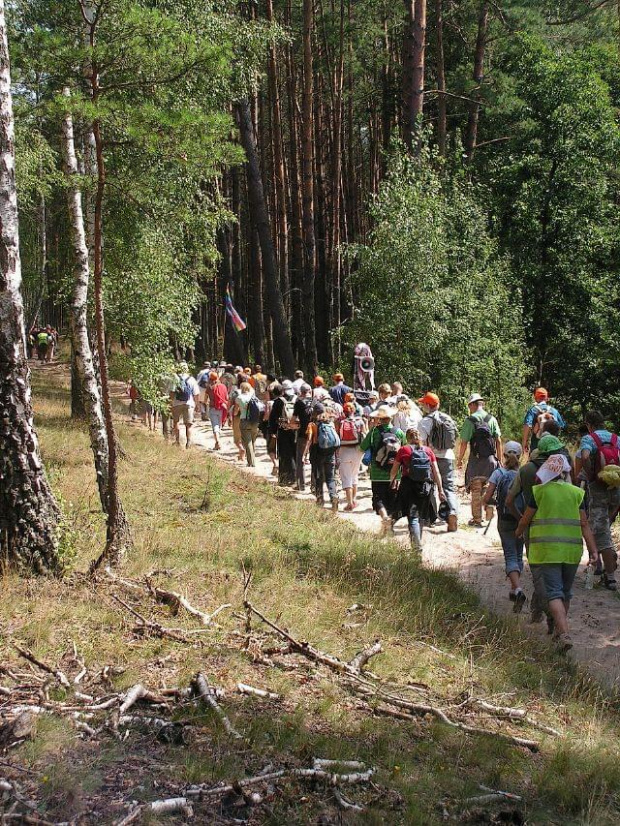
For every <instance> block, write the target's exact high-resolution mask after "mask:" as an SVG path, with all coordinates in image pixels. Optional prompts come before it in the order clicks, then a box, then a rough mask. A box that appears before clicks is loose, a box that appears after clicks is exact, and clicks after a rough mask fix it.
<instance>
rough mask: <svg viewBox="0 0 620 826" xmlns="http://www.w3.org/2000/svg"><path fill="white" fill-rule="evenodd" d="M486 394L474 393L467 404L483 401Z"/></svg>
mask: <svg viewBox="0 0 620 826" xmlns="http://www.w3.org/2000/svg"><path fill="white" fill-rule="evenodd" d="M483 401H484V396H481V395H480V393H472V394H471V396H470V397H469V401H468V402H467V404H476V402H483Z"/></svg>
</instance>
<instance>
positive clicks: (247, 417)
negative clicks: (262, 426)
mask: <svg viewBox="0 0 620 826" xmlns="http://www.w3.org/2000/svg"><path fill="white" fill-rule="evenodd" d="M235 405H236V406H237V408H238V410H239V426H240V428H241V440H242V442H243V447H244V448H245V458H246V461H247V463H248V467H255V466H256V450H255V444H256V437H257V436H258V425H259V423H260V419H261V415H262V412H263V410H264V405H263V402H261V401H259V399H257V398H256V393H255V392H254V388H253V387H252V385H251V384H250V382H248V381H244V382H242V384H241V387H240V388H239V393H237V396H236V397H235Z"/></svg>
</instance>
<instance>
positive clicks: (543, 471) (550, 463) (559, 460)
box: [536, 453, 570, 485]
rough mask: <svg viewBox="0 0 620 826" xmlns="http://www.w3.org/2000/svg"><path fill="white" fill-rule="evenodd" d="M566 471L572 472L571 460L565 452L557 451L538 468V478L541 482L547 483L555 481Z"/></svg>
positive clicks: (542, 483)
mask: <svg viewBox="0 0 620 826" xmlns="http://www.w3.org/2000/svg"><path fill="white" fill-rule="evenodd" d="M566 473H570V462H569V461H568V459H567V458H566V456H565V455H564V454H563V453H555V454H554V455H553V456H549V458H548V459H547V461H546V462H545V463H544V465H541V467H539V468H538V473H537V474H536V480H537V481H538V482H539V484H541V485H546V484H547V482H553V480H554V479H557V478H558V477H560V476H563V475H564V474H566Z"/></svg>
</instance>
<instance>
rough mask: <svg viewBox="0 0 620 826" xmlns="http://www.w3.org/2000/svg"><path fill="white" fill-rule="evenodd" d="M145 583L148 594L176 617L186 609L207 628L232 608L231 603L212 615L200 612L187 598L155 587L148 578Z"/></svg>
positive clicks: (221, 606) (216, 610) (222, 606)
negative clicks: (181, 610)
mask: <svg viewBox="0 0 620 826" xmlns="http://www.w3.org/2000/svg"><path fill="white" fill-rule="evenodd" d="M145 581H146V588H147V592H148V593H149V594H151V596H152V597H153V598H154V599H155V600H156V601H157V602H161V603H163V604H164V605H169V606H170V607H171V608H172V610H173V612H174V614H175V615H176V614H178V612H179V609H180V608H184V609H185V610H186V611H187V613H188V614H191V615H192V616H193V617H196V618H197V619H199V620H200V622H201V623H202V624H203V625H205V626H209V625H211V623H212V622H213V620H214V619H215V617H217V616H218V615H219V614H221V613H222V611H225V610H226V609H227V608H232V605H230V603H225V604H224V605H220V607H219V608H216V609H215V611H213V613H212V614H206V613H205V612H204V611H200V610H199V609H198V608H195V607H194V606H193V605H192V604H191V602H190V601H189V600H188V599H187V598H186V597H184V596H182V595H181V594H179V593H177V592H176V591H168V590H166V589H164V588H159V587H157V586H156V585H153V584H152V583H151V581H150V579H149V578H148V577H146V578H145Z"/></svg>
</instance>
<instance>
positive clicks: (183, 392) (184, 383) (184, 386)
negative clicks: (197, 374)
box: [174, 376, 194, 402]
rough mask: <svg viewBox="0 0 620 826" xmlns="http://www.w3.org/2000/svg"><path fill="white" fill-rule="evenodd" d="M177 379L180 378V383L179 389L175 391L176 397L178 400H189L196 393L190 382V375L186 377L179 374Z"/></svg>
mask: <svg viewBox="0 0 620 826" xmlns="http://www.w3.org/2000/svg"><path fill="white" fill-rule="evenodd" d="M177 379H178V380H179V384H178V385H177V389H176V390H175V391H174V398H175V399H176V400H177V401H178V402H188V401H189V400H190V399H191V397H192V396H193V395H194V394H193V393H192V385H191V384H190V381H189V376H188V377H187V378H185V379H184V378H182V377H181V376H177Z"/></svg>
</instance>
